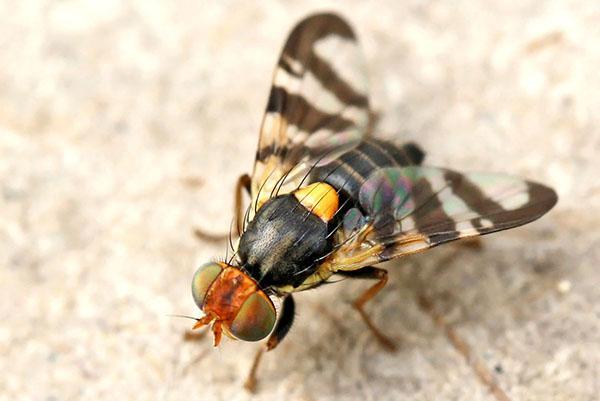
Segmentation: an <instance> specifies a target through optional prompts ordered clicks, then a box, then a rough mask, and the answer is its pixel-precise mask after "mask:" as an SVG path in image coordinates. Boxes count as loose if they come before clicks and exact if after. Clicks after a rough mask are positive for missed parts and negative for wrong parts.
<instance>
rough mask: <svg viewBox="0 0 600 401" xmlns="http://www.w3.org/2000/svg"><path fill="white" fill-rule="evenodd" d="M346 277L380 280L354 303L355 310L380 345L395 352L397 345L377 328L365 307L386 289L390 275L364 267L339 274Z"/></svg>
mask: <svg viewBox="0 0 600 401" xmlns="http://www.w3.org/2000/svg"><path fill="white" fill-rule="evenodd" d="M338 273H339V274H342V275H344V276H346V277H351V278H361V279H375V280H378V281H377V282H376V283H375V284H374V285H372V286H371V287H369V288H368V289H367V290H366V291H365V292H363V293H362V295H361V296H360V297H358V298H357V299H356V300H355V301H354V303H353V306H354V308H355V309H356V310H357V311H358V313H359V314H360V316H361V317H362V319H363V320H364V322H365V324H366V325H367V327H368V328H369V330H371V332H372V333H373V335H374V336H375V338H376V339H377V341H378V342H379V344H381V345H382V346H383V347H384V348H386V349H388V350H390V351H395V350H396V349H397V346H396V344H395V343H394V341H393V340H391V339H390V338H389V337H387V336H386V335H384V334H383V333H382V332H381V330H379V329H378V328H377V326H375V324H374V323H373V321H372V320H371V317H370V316H369V314H368V313H367V312H365V310H364V306H365V304H366V303H367V302H369V301H370V300H371V299H372V298H373V297H374V296H375V295H377V293H378V292H379V291H380V290H381V289H382V288H383V287H385V285H386V283H387V281H388V273H387V271H386V270H384V269H379V268H377V267H372V266H368V267H364V268H362V269H360V270H354V271H348V272H338Z"/></svg>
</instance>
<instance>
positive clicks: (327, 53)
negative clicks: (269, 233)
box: [249, 14, 369, 219]
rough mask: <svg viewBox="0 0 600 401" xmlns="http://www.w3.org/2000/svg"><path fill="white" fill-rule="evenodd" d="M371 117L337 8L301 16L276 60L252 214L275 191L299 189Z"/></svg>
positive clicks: (355, 54)
mask: <svg viewBox="0 0 600 401" xmlns="http://www.w3.org/2000/svg"><path fill="white" fill-rule="evenodd" d="M368 124H369V102H368V97H367V81H366V74H365V64H364V62H363V59H362V55H361V52H360V49H359V47H358V45H357V41H356V37H355V35H354V32H353V31H352V29H351V28H350V26H349V25H348V24H347V23H346V22H345V21H344V20H342V19H341V18H340V17H338V16H336V15H333V14H317V15H314V16H310V17H307V18H306V19H304V20H302V21H301V22H300V23H299V24H298V25H297V26H296V27H295V28H294V29H293V30H292V32H291V33H290V35H289V37H288V40H287V42H286V43H285V46H284V48H283V51H282V52H281V56H280V58H279V61H278V63H277V66H276V69H275V72H274V76H273V84H272V87H271V92H270V94H269V100H268V104H267V110H266V113H265V116H264V119H263V122H262V127H261V131H260V139H259V143H258V150H257V154H256V161H255V165H254V171H253V174H252V204H251V208H250V209H251V210H250V216H249V218H250V219H252V217H253V215H254V212H255V210H257V209H258V208H260V206H262V204H263V203H264V202H265V201H266V200H268V199H269V198H270V197H271V196H272V195H273V193H274V192H278V193H286V192H290V191H292V190H293V189H295V188H296V187H297V186H298V184H299V183H300V182H301V181H302V179H303V178H304V177H305V175H306V174H307V172H308V171H309V170H310V168H311V166H312V165H313V164H314V163H316V162H317V161H320V160H321V159H323V158H335V157H336V155H339V154H341V153H343V152H344V151H345V150H348V149H349V148H351V147H352V146H355V145H356V144H357V143H358V142H359V141H360V139H361V138H362V137H363V136H364V134H365V132H366V130H367V126H368Z"/></svg>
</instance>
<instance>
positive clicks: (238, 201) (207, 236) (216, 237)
mask: <svg viewBox="0 0 600 401" xmlns="http://www.w3.org/2000/svg"><path fill="white" fill-rule="evenodd" d="M251 183H252V180H251V178H250V176H249V175H248V174H244V175H241V176H240V177H239V178H238V180H237V183H236V185H235V199H234V202H235V205H234V210H233V215H234V216H233V219H234V220H233V221H234V222H235V230H236V234H237V236H238V237H239V236H240V235H241V233H242V227H243V224H244V212H243V202H242V201H243V199H242V192H243V190H246V193H247V194H248V195H250V193H251V192H250V186H251ZM194 235H195V236H196V238H198V239H199V240H201V241H210V242H219V241H223V240H225V239H227V237H228V236H229V234H212V233H208V232H206V231H204V230H202V229H201V228H195V229H194Z"/></svg>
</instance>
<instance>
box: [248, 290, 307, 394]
mask: <svg viewBox="0 0 600 401" xmlns="http://www.w3.org/2000/svg"><path fill="white" fill-rule="evenodd" d="M295 310H296V307H295V304H294V298H292V296H291V295H288V296H287V297H285V299H284V300H283V305H282V306H281V315H280V317H279V320H278V321H277V324H275V328H274V329H273V333H271V335H270V336H269V339H268V340H267V343H266V346H265V347H264V348H263V347H262V346H261V347H260V348H259V349H258V351H257V352H256V355H255V356H254V362H252V367H251V368H250V372H249V373H248V378H247V379H246V381H245V382H244V388H246V390H248V391H250V392H251V393H253V392H254V391H255V390H256V371H257V370H258V365H259V364H260V360H261V358H262V354H263V353H264V351H271V350H272V349H274V348H275V347H277V345H279V343H280V342H281V340H283V338H284V337H285V336H286V334H287V333H288V332H289V331H290V329H291V328H292V323H294V315H295ZM265 348H266V349H265Z"/></svg>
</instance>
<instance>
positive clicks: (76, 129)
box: [0, 0, 600, 401]
mask: <svg viewBox="0 0 600 401" xmlns="http://www.w3.org/2000/svg"><path fill="white" fill-rule="evenodd" d="M323 7H324V6H323V2H320V1H319V2H317V1H309V2H295V3H294V5H293V6H291V5H289V6H288V5H285V3H279V2H275V1H264V2H261V3H260V5H259V4H258V3H250V2H242V1H239V2H233V1H232V2H219V4H217V2H200V1H186V0H180V1H168V2H167V1H164V2H147V1H134V0H131V1H127V2H119V1H116V0H111V1H103V2H94V1H91V0H87V1H83V0H82V1H28V0H22V1H18V2H17V1H7V0H5V1H2V2H0V322H1V324H0V355H2V357H1V358H0V371H1V372H2V374H1V375H0V399H6V400H47V401H50V400H52V401H53V400H113V399H136V400H157V399H160V400H181V399H187V400H203V401H210V400H246V399H260V400H282V399H287V400H303V401H313V400H314V401H317V400H319V401H320V400H357V399H361V400H378V401H379V400H467V399H468V400H494V399H495V398H494V395H492V394H491V393H490V391H489V390H488V388H487V387H486V386H484V385H483V384H482V382H481V380H480V379H479V378H478V376H477V375H476V374H475V372H474V370H473V369H472V367H471V366H470V365H469V364H468V363H466V362H465V359H464V358H463V357H462V356H461V355H460V354H459V353H458V352H457V351H456V350H455V349H454V348H453V347H452V345H451V342H450V341H449V340H448V338H447V336H446V335H445V333H444V331H443V330H441V329H440V328H439V327H438V326H436V325H435V324H434V323H433V322H432V319H431V316H430V315H429V314H427V313H426V312H424V311H423V309H422V308H420V307H419V305H418V303H417V301H416V294H417V292H418V291H419V288H424V289H425V291H426V293H427V294H428V295H429V296H430V298H431V299H432V300H433V302H434V305H435V308H436V310H437V311H438V312H439V313H440V314H442V316H443V317H444V319H445V320H446V322H447V323H448V324H451V325H452V327H453V328H454V329H455V330H456V333H458V335H460V336H461V337H462V338H463V339H464V340H465V341H466V342H467V343H468V344H469V346H470V347H471V352H472V355H473V357H474V359H473V360H474V361H475V362H477V363H479V364H480V365H481V366H484V367H485V368H486V369H487V370H488V371H489V372H490V373H491V375H492V376H493V379H494V380H495V381H496V382H497V383H498V385H499V386H500V388H502V389H503V391H504V392H505V393H506V394H507V395H508V397H510V399H512V400H539V401H548V400H565V401H566V400H569V401H571V400H590V401H591V400H594V399H598V398H597V397H598V394H599V393H600V379H599V378H600V348H599V347H598V344H600V289H599V288H600V270H599V267H598V263H599V260H600V247H599V245H600V241H599V240H600V230H599V229H598V227H600V184H599V178H598V177H599V173H600V165H599V162H598V156H599V155H600V128H599V127H600V117H599V116H600V114H599V113H598V111H599V109H600V91H599V90H598V89H599V88H600V68H599V66H600V47H599V46H598V43H599V42H600V6H599V5H598V2H597V1H594V0H590V1H571V2H559V1H548V2H540V1H535V0H525V1H517V0H512V1H508V2H507V1H500V0H487V1H480V2H473V1H466V0H460V1H455V2H424V1H413V0H410V1H404V2H398V1H391V0H390V1H382V2H380V3H378V4H377V5H375V3H371V2H369V3H367V2H358V1H345V2H343V3H342V2H339V3H330V4H329V5H328V6H327V7H326V8H327V9H333V10H338V11H339V12H341V13H342V14H343V15H345V16H346V18H348V19H349V20H350V21H351V22H352V24H353V25H354V26H355V28H356V30H357V31H358V33H359V36H360V38H361V41H362V44H363V47H364V49H365V55H366V58H367V62H368V65H369V69H370V73H371V77H372V80H371V81H372V89H373V90H372V99H373V103H374V104H375V106H376V107H377V109H378V110H379V111H380V112H381V114H382V118H381V121H380V124H379V129H378V132H379V133H380V135H381V136H382V137H387V138H398V139H410V140H414V141H416V142H418V143H419V144H421V145H422V146H423V147H424V148H425V149H426V150H427V151H428V158H427V161H428V163H429V164H431V165H439V166H451V167H453V168H456V169H470V170H495V171H504V172H510V173H513V174H518V175H522V176H524V177H529V178H532V179H536V180H539V181H542V182H545V183H548V184H550V185H552V186H554V187H555V188H556V189H557V191H558V193H559V196H560V201H559V204H558V205H557V207H556V208H555V209H554V210H553V211H552V212H551V213H550V214H549V215H548V216H546V217H545V218H543V219H542V220H540V221H539V222H536V223H534V224H531V225H528V226H526V227H523V228H520V229H516V230H513V231H510V232H504V233H501V234H497V235H494V236H490V237H487V238H486V239H485V240H484V241H483V248H482V249H481V250H479V251H474V250H470V249H467V248H465V247H461V246H453V245H449V246H446V247H441V248H438V249H436V250H433V251H431V252H429V253H426V254H421V255H417V256H414V257H410V258H406V259H405V260H403V261H400V262H397V263H390V264H388V265H387V267H388V268H389V270H390V273H391V280H390V285H389V286H388V287H387V289H386V290H385V291H384V292H383V293H382V294H381V295H380V296H379V297H378V298H377V299H376V300H375V301H374V302H373V303H372V304H370V305H369V306H368V308H369V310H370V311H371V312H372V315H373V317H374V319H375V321H376V322H378V323H379V324H380V325H381V326H382V328H383V329H384V330H385V331H386V332H387V333H390V334H391V335H392V336H393V337H395V338H396V339H397V341H398V343H399V345H400V349H399V351H398V352H396V353H388V352H386V351H384V350H383V349H382V348H381V347H379V346H378V345H377V344H376V343H375V342H374V341H373V339H372V336H371V335H370V334H369V332H368V331H367V330H366V329H365V326H364V325H363V323H362V322H361V321H360V319H359V317H358V315H357V314H356V313H355V312H354V311H353V310H352V308H351V306H350V301H351V300H352V299H353V297H354V296H355V295H356V294H357V293H358V292H359V291H360V290H361V289H362V288H365V286H366V285H367V283H364V282H363V283H361V282H349V281H346V282H344V283H340V284H337V285H332V286H327V287H326V288H323V289H319V290H317V291H309V292H307V293H305V294H300V295H299V296H298V297H297V303H298V305H297V306H298V316H297V323H296V325H295V327H294V328H293V330H292V332H291V334H290V336H289V338H287V339H286V341H285V342H284V343H283V344H282V345H281V347H280V349H278V350H276V351H275V352H273V353H271V354H269V355H266V358H264V364H263V366H262V368H261V371H260V377H261V382H260V385H259V394H258V395H257V396H254V397H255V398H252V396H250V395H249V394H247V393H246V392H245V391H243V390H242V389H241V383H242V382H243V378H244V376H245V374H246V372H247V369H248V367H249V365H250V363H251V359H252V355H253V353H254V350H255V345H253V344H247V343H239V342H232V341H228V340H225V341H224V343H223V346H222V347H221V348H219V349H213V348H212V347H211V345H210V341H209V339H207V338H205V339H203V340H201V341H198V342H194V343H189V342H183V340H182V332H183V331H184V329H186V328H188V327H189V326H190V322H189V321H187V320H183V319H177V318H172V317H168V316H167V314H170V313H185V314H192V315H195V314H197V313H198V312H197V311H196V309H195V306H194V305H193V302H192V298H191V295H190V293H189V282H190V279H191V275H192V273H193V271H194V270H195V267H196V265H197V264H198V263H200V262H201V261H204V260H207V259H209V258H211V257H217V256H224V252H225V244H216V245H215V244H210V243H202V242H199V241H197V240H196V239H195V238H194V237H193V235H192V229H193V228H194V227H198V226H201V227H203V228H205V229H206V230H211V231H213V232H223V231H226V230H227V228H228V226H229V221H230V218H231V205H232V187H233V184H234V181H235V178H236V177H237V175H239V174H241V173H242V172H248V171H249V170H250V169H251V164H252V158H253V155H254V151H255V149H254V148H255V145H256V142H257V132H258V126H259V122H260V118H261V114H262V111H263V109H264V105H265V102H266V95H267V91H268V86H269V80H270V77H271V72H272V68H273V65H274V62H275V60H276V57H277V55H278V52H279V50H280V46H281V45H282V43H283V40H284V38H285V36H286V35H287V33H288V30H289V29H290V28H291V26H292V25H293V24H294V23H295V22H296V21H297V20H298V19H299V18H301V17H302V16H304V15H306V14H307V13H309V12H313V11H315V10H319V9H323ZM475 362H473V363H475Z"/></svg>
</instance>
